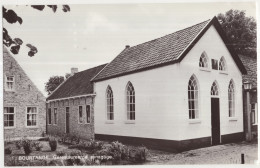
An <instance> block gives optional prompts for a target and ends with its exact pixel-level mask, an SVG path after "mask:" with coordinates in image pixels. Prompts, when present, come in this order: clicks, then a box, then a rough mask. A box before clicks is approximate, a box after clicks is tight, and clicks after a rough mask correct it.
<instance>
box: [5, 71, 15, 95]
mask: <svg viewBox="0 0 260 168" xmlns="http://www.w3.org/2000/svg"><path fill="white" fill-rule="evenodd" d="M7 77H13V78H14V80H13V89H8V88H7ZM15 81H16V77H15V75H5V82H4V89H5V91H6V92H15V91H16V89H15Z"/></svg>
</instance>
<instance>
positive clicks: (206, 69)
mask: <svg viewBox="0 0 260 168" xmlns="http://www.w3.org/2000/svg"><path fill="white" fill-rule="evenodd" d="M200 70H201V71H206V72H210V71H211V70H210V69H209V68H203V67H200Z"/></svg>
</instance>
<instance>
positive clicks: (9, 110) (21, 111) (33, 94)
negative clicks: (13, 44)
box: [3, 47, 46, 139]
mask: <svg viewBox="0 0 260 168" xmlns="http://www.w3.org/2000/svg"><path fill="white" fill-rule="evenodd" d="M3 82H4V87H3V89H4V92H3V99H4V101H3V106H4V137H5V139H6V138H14V137H24V136H27V137H34V136H41V134H42V132H44V131H45V129H46V106H45V97H44V96H43V94H42V93H41V92H40V91H39V90H38V89H37V88H36V86H35V85H34V84H33V82H32V81H31V80H30V79H29V77H28V76H27V75H26V73H25V72H24V70H23V69H22V68H21V66H20V65H19V64H18V62H17V61H16V60H15V59H14V57H13V56H12V55H11V54H10V53H9V52H8V50H7V49H6V48H5V47H4V48H3Z"/></svg>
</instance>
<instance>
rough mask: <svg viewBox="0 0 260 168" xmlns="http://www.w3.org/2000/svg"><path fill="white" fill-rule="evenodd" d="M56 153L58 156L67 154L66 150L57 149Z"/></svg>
mask: <svg viewBox="0 0 260 168" xmlns="http://www.w3.org/2000/svg"><path fill="white" fill-rule="evenodd" d="M56 155H57V156H65V152H64V151H57V152H56Z"/></svg>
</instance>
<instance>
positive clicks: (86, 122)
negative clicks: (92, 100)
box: [85, 104, 91, 124]
mask: <svg viewBox="0 0 260 168" xmlns="http://www.w3.org/2000/svg"><path fill="white" fill-rule="evenodd" d="M87 106H89V122H88V118H87V117H88V115H87ZM85 124H91V105H90V104H86V121H85Z"/></svg>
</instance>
